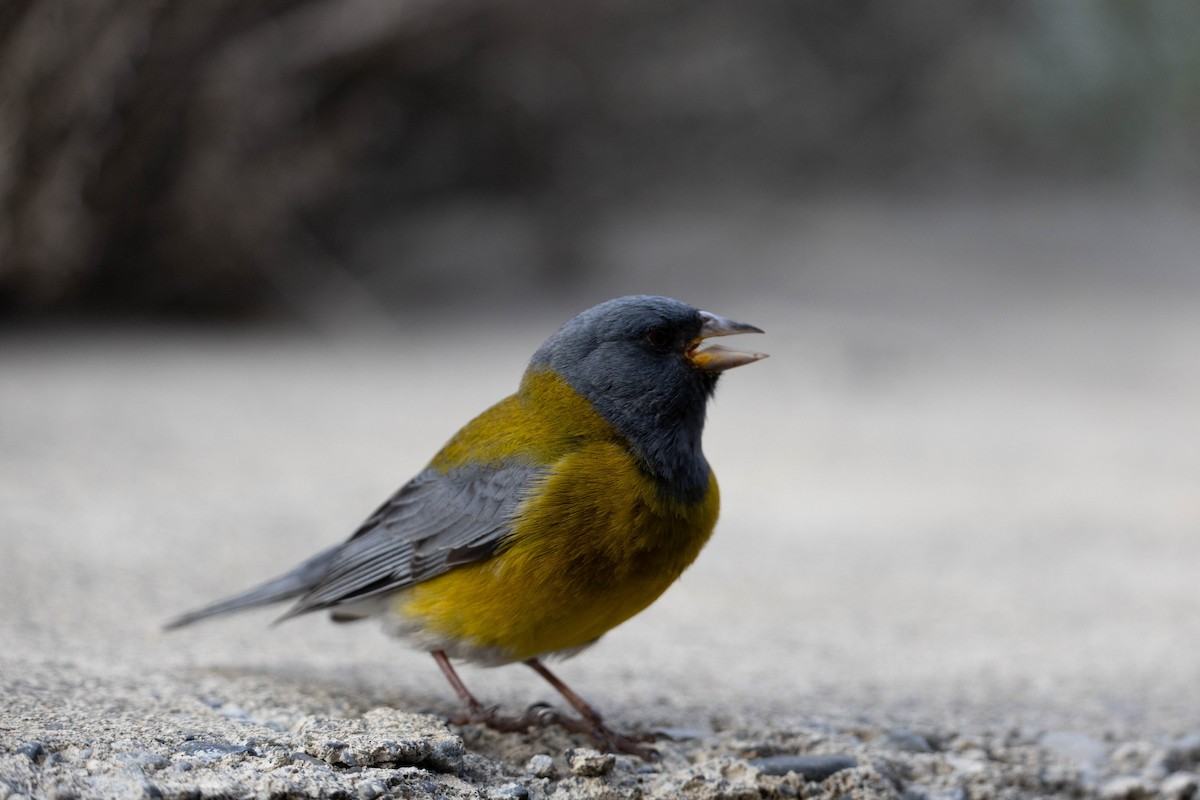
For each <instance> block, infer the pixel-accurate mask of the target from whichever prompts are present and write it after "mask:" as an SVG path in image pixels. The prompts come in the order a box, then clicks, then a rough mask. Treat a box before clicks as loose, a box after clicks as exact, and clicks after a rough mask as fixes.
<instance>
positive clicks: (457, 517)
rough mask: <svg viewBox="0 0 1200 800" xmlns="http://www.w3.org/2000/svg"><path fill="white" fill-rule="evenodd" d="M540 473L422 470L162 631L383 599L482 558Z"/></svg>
mask: <svg viewBox="0 0 1200 800" xmlns="http://www.w3.org/2000/svg"><path fill="white" fill-rule="evenodd" d="M542 472H543V470H542V469H538V468H535V467H532V466H528V465H525V464H518V463H513V464H507V465H504V466H500V467H489V468H476V469H467V470H456V471H453V472H450V473H441V472H436V471H434V470H432V469H427V470H425V471H424V472H422V473H420V474H419V475H417V476H416V477H415V478H413V479H412V480H411V481H409V482H408V483H407V484H405V485H404V486H403V487H402V488H401V489H400V490H399V491H398V492H396V494H395V495H393V496H392V497H391V498H390V499H389V500H388V501H387V502H386V503H384V504H383V505H382V506H380V507H379V509H378V510H377V511H376V512H375V513H374V514H372V515H371V516H370V517H368V518H367V521H366V522H364V523H363V524H362V526H361V527H360V528H359V529H358V530H357V531H356V532H355V533H354V535H353V536H351V537H350V538H349V539H348V540H346V541H345V542H343V543H342V544H340V545H337V546H336V547H331V548H329V549H328V550H325V551H323V552H321V553H318V554H317V555H315V556H313V557H312V558H310V559H308V560H307V561H305V562H304V563H302V564H300V565H299V566H297V567H296V568H295V569H293V570H292V571H291V572H288V573H287V574H285V575H282V576H280V577H278V578H276V579H275V580H272V581H269V582H267V583H265V584H263V585H261V586H257V587H255V588H253V589H250V590H249V591H246V592H243V593H241V594H239V595H236V596H234V597H231V598H228V599H226V600H222V601H221V602H218V603H215V604H213V605H211V606H208V607H206V608H202V609H200V610H198V611H193V612H191V613H189V614H185V615H184V616H182V617H180V618H179V619H177V620H175V621H174V622H172V623H170V624H168V627H170V628H174V627H179V626H181V625H187V624H190V623H192V622H195V621H197V620H200V619H204V618H205V617H210V616H216V615H218V614H225V613H229V612H233V611H240V610H243V609H246V608H253V607H255V606H261V605H267V604H270V603H277V602H280V601H283V600H290V599H292V598H298V599H297V600H296V603H295V605H294V606H292V608H291V609H290V610H289V611H288V612H287V613H286V614H284V615H283V617H281V619H287V618H289V617H294V616H296V615H298V614H304V613H306V612H309V611H317V610H319V609H323V608H331V607H334V606H339V605H343V604H348V603H356V602H358V601H361V600H365V599H367V598H371V597H375V596H378V595H384V594H388V593H390V592H394V591H397V590H399V589H404V588H406V587H408V586H412V585H413V584H416V583H419V582H420V581H423V580H426V579H428V578H432V577H434V576H436V575H440V574H442V573H443V572H446V571H448V570H450V569H452V568H454V567H456V566H459V565H461V564H468V563H470V562H472V561H477V560H479V559H482V558H486V557H487V556H489V555H491V554H492V553H494V552H495V551H496V549H497V548H498V547H499V546H500V544H501V542H502V540H503V539H504V537H505V535H506V534H507V533H508V532H509V530H511V519H512V516H513V514H514V513H515V512H516V509H517V506H518V505H519V504H520V502H521V500H522V499H524V497H525V495H526V494H527V492H528V491H529V489H530V487H531V486H532V485H533V483H534V482H535V481H536V480H537V478H538V477H539V476H540V475H541V474H542Z"/></svg>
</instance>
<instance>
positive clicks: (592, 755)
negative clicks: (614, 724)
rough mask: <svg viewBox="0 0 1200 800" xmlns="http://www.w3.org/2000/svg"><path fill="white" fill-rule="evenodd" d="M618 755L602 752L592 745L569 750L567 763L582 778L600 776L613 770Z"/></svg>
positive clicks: (573, 772) (573, 773) (572, 772)
mask: <svg viewBox="0 0 1200 800" xmlns="http://www.w3.org/2000/svg"><path fill="white" fill-rule="evenodd" d="M616 763H617V757H616V756H614V755H613V754H612V753H601V752H600V751H599V750H593V749H591V748H590V747H579V748H576V749H573V750H568V751H567V764H568V765H569V766H570V767H571V774H572V775H578V776H579V777H581V778H598V777H600V776H601V775H607V774H608V773H610V772H612V768H613V766H614V765H615V764H616Z"/></svg>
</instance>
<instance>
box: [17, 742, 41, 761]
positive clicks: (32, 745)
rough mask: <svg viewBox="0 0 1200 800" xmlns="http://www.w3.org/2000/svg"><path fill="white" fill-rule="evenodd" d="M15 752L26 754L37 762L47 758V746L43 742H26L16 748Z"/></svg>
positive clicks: (19, 754)
mask: <svg viewBox="0 0 1200 800" xmlns="http://www.w3.org/2000/svg"><path fill="white" fill-rule="evenodd" d="M13 753H14V754H16V755H18V756H25V757H26V758H28V759H29V760H30V761H32V762H33V763H35V764H37V763H39V762H41V761H42V760H43V759H45V758H46V746H45V745H43V744H42V743H41V742H25V744H23V745H21V746H20V747H18V748H17V749H16V750H14V751H13Z"/></svg>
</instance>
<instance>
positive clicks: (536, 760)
mask: <svg viewBox="0 0 1200 800" xmlns="http://www.w3.org/2000/svg"><path fill="white" fill-rule="evenodd" d="M525 771H526V772H528V773H529V774H530V775H533V776H534V777H535V778H554V777H555V776H557V775H558V768H557V767H555V766H554V759H553V758H551V757H550V756H548V755H546V754H545V753H538V754H537V755H536V756H533V757H532V758H530V759H529V761H528V763H526V764H525Z"/></svg>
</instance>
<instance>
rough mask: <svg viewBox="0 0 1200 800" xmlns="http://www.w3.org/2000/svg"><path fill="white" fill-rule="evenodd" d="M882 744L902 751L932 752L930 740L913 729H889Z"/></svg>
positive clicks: (890, 748)
mask: <svg viewBox="0 0 1200 800" xmlns="http://www.w3.org/2000/svg"><path fill="white" fill-rule="evenodd" d="M881 744H882V745H883V746H884V747H886V748H887V749H889V750H895V751H897V752H900V753H932V752H933V748H932V747H930V745H929V741H928V740H927V739H926V738H925V737H924V736H922V735H921V734H919V733H913V732H912V731H903V730H900V731H888V732H887V733H885V734H884V735H883V740H882V742H881Z"/></svg>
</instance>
